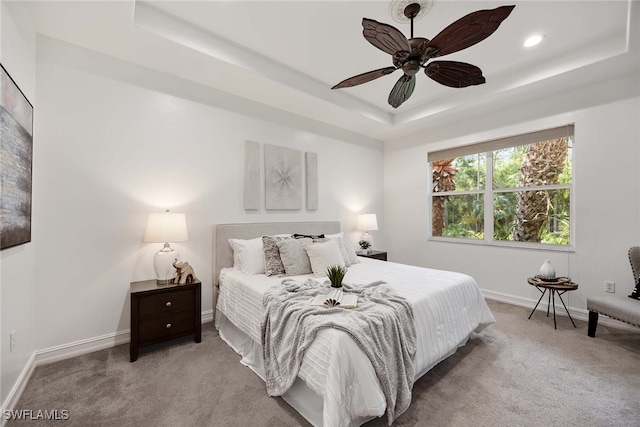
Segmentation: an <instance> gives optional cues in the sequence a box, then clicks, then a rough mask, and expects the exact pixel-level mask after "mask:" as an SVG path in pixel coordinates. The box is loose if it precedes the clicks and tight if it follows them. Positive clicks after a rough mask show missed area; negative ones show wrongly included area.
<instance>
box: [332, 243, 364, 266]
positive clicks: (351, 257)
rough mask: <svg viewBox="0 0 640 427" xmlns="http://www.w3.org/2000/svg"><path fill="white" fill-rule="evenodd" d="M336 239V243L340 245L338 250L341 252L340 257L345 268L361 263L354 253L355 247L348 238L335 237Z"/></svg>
mask: <svg viewBox="0 0 640 427" xmlns="http://www.w3.org/2000/svg"><path fill="white" fill-rule="evenodd" d="M336 239H337V240H338V243H340V244H341V246H340V249H341V250H342V256H343V258H344V261H345V263H346V264H347V266H350V265H352V264H358V263H359V262H361V261H360V258H358V254H357V253H356V247H355V246H354V245H353V241H352V240H351V239H350V238H349V237H336Z"/></svg>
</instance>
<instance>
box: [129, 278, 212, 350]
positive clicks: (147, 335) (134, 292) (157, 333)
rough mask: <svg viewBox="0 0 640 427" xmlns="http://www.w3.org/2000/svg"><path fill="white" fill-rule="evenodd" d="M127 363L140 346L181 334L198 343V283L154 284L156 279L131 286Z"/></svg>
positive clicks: (200, 336) (199, 298)
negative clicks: (190, 337)
mask: <svg viewBox="0 0 640 427" xmlns="http://www.w3.org/2000/svg"><path fill="white" fill-rule="evenodd" d="M130 290H131V343H130V345H129V356H130V361H131V362H135V361H136V360H137V359H138V350H139V348H140V347H143V346H147V345H151V344H157V343H160V342H163V341H168V340H171V339H174V338H178V337H182V336H185V335H194V340H195V342H200V341H202V335H201V330H202V322H201V311H202V308H201V296H200V282H194V283H187V284H184V285H178V284H176V283H170V284H168V285H158V284H156V280H155V279H154V280H144V281H142V282H132V283H131V288H130Z"/></svg>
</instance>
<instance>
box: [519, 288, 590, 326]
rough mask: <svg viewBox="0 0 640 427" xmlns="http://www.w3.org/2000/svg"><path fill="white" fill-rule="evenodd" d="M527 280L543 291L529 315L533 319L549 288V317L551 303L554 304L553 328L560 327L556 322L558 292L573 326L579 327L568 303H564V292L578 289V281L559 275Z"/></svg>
mask: <svg viewBox="0 0 640 427" xmlns="http://www.w3.org/2000/svg"><path fill="white" fill-rule="evenodd" d="M527 282H528V283H529V284H530V285H531V286H535V287H536V289H537V290H538V291H540V292H541V293H542V295H540V299H539V300H538V302H537V303H536V306H535V307H533V310H532V311H531V314H530V315H529V319H531V316H533V313H534V312H535V311H536V308H538V304H540V301H542V297H544V294H545V293H546V292H547V290H548V291H549V302H548V304H547V317H549V308H550V307H551V305H553V329H558V327H557V324H556V294H557V295H558V298H560V302H561V303H562V305H563V306H564V310H565V311H566V312H567V315H568V316H569V319H570V320H571V323H572V324H573V327H574V328H577V326H576V324H575V322H574V321H573V318H572V317H571V314H570V313H569V310H568V309H567V306H566V304H565V303H564V300H563V299H562V295H563V294H565V293H567V292H569V291H575V290H576V289H578V285H577V284H576V283H573V282H572V281H571V279H570V278H568V277H557V278H556V279H553V280H550V279H542V278H541V277H529V278H528V279H527Z"/></svg>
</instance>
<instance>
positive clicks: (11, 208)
mask: <svg viewBox="0 0 640 427" xmlns="http://www.w3.org/2000/svg"><path fill="white" fill-rule="evenodd" d="M0 68H1V70H0V249H5V248H9V247H12V246H17V245H21V244H23V243H27V242H30V241H31V167H32V160H33V106H32V105H31V104H30V103H29V101H28V100H27V98H26V97H25V96H24V94H23V93H22V92H21V91H20V89H19V88H18V86H17V85H16V84H15V82H14V81H13V79H12V78H11V77H10V76H9V74H8V73H7V71H6V70H5V69H4V67H2V66H0Z"/></svg>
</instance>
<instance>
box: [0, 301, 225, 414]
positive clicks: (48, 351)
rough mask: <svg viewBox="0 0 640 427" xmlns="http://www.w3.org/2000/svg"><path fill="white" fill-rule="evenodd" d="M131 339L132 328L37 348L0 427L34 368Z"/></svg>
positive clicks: (207, 316)
mask: <svg viewBox="0 0 640 427" xmlns="http://www.w3.org/2000/svg"><path fill="white" fill-rule="evenodd" d="M201 322H202V323H203V324H204V323H209V322H213V310H207V311H203V312H202V317H201ZM130 340H131V330H129V329H127V330H124V331H118V332H114V333H111V334H105V335H102V336H99V337H93V338H87V339H85V340H80V341H75V342H72V343H68V344H62V345H58V346H55V347H49V348H45V349H42V350H36V351H34V352H33V353H32V354H31V357H30V358H29V360H28V361H27V363H26V365H25V367H24V369H23V370H22V372H21V373H20V376H19V377H18V379H17V380H16V382H15V384H14V385H13V387H12V388H11V391H10V392H9V395H8V396H7V398H6V399H5V401H4V402H2V407H1V412H0V427H4V426H5V424H6V423H7V420H6V419H5V417H4V414H5V411H11V410H13V409H15V407H16V404H17V403H18V401H19V400H20V396H22V392H23V391H24V388H25V387H26V386H27V383H28V382H29V378H31V375H32V374H33V370H34V369H35V368H36V367H38V366H41V365H47V364H49V363H53V362H57V361H59V360H65V359H70V358H72V357H76V356H80V355H83V354H87V353H93V352H94V351H98V350H103V349H105V348H111V347H115V346H117V345H121V344H126V343H128V342H129V341H130Z"/></svg>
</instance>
